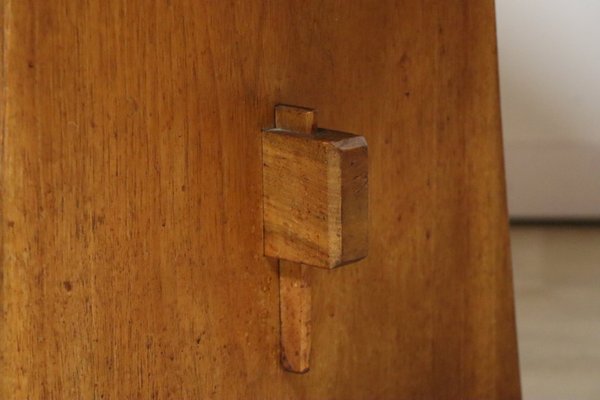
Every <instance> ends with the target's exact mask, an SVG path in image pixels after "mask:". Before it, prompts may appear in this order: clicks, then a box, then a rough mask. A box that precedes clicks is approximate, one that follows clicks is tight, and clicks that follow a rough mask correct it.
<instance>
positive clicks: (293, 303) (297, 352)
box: [279, 260, 313, 373]
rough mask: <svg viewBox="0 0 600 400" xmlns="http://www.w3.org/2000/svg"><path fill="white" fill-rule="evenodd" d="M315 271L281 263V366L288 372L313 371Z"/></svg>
mask: <svg viewBox="0 0 600 400" xmlns="http://www.w3.org/2000/svg"><path fill="white" fill-rule="evenodd" d="M312 268H313V267H311V266H308V265H302V264H298V263H295V262H292V261H285V260H281V261H279V302H280V303H279V307H280V309H281V312H280V314H281V317H280V318H281V364H282V365H283V367H284V368H285V369H286V370H287V371H291V372H297V373H306V372H308V371H309V369H310V352H311V331H312V323H311V315H312V307H311V304H312V293H311V289H310V270H311V269H312Z"/></svg>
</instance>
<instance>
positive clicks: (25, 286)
mask: <svg viewBox="0 0 600 400" xmlns="http://www.w3.org/2000/svg"><path fill="white" fill-rule="evenodd" d="M0 10H1V11H0V13H1V15H2V18H0V21H2V24H3V25H2V28H1V29H0V32H1V33H2V35H3V38H2V40H1V41H0V43H1V46H2V67H1V70H0V71H1V73H2V76H1V77H0V78H1V82H2V86H1V87H2V93H1V96H2V97H1V101H2V105H1V107H0V112H1V113H2V133H1V134H2V138H1V140H0V146H2V148H1V153H0V154H1V159H0V179H1V181H0V190H1V196H0V198H1V205H0V207H1V212H0V214H1V216H0V220H1V225H0V238H1V241H2V247H1V249H2V251H1V257H2V259H1V264H0V265H1V267H0V268H1V290H0V304H1V313H0V398H1V399H17V400H21V399H44V400H45V399H118V400H120V399H198V398H201V399H239V398H244V399H301V398H304V399H323V398H328V399H411V400H412V399H438V400H441V399H502V400H504V399H517V398H519V397H520V388H519V370H518V362H517V347H516V338H515V323H514V308H513V291H512V282H511V279H512V278H511V267H510V257H509V243H508V225H507V214H506V201H505V191H504V173H503V167H502V162H503V160H502V141H501V129H500V115H499V105H498V79H497V55H496V54H497V53H496V40H495V25H494V4H493V1H492V0H428V1H422V0H397V1H394V0H382V1H374V0H357V1H341V0H320V1H319V0H307V1H291V0H290V1H278V2H267V1H259V0H244V1H241V0H240V1H196V0H127V1H125V0H84V1H82V0H53V1H47V0H4V1H2V2H0ZM279 103H285V104H300V105H310V106H311V107H314V108H316V109H318V110H320V114H319V123H320V124H321V125H322V126H326V127H334V128H335V129H339V130H341V131H346V132H360V133H361V134H364V135H365V137H366V138H367V140H368V143H369V160H370V161H369V174H370V175H369V178H370V179H369V204H370V206H369V208H370V211H371V213H370V222H369V231H370V232H369V238H370V241H369V257H368V258H366V259H364V260H363V261H360V262H359V263H356V264H352V265H349V266H347V267H345V268H343V269H340V270H333V271H325V270H321V269H312V271H311V275H312V276H311V278H312V282H311V286H312V291H313V298H312V307H313V315H312V321H313V327H315V329H314V330H313V334H312V346H313V349H319V351H313V355H312V362H311V372H310V373H309V374H305V375H297V374H289V373H286V372H285V371H284V370H283V369H282V368H281V366H280V364H279V357H278V354H279V336H280V332H279V321H278V320H279V318H278V315H279V290H278V284H277V283H278V269H277V265H276V262H275V261H273V260H270V259H268V258H265V257H264V256H263V245H262V232H263V226H262V156H261V133H260V129H261V128H264V127H268V126H270V125H271V124H272V118H273V115H272V112H273V107H274V105H276V104H279Z"/></svg>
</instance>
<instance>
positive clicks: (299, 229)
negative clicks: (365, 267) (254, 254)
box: [262, 106, 369, 268]
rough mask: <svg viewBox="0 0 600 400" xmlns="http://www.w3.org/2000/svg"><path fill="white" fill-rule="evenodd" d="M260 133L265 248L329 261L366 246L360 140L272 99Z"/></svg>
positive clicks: (352, 256) (329, 264) (273, 253)
mask: <svg viewBox="0 0 600 400" xmlns="http://www.w3.org/2000/svg"><path fill="white" fill-rule="evenodd" d="M275 121H276V123H275V128H274V129H269V130H266V131H265V132H264V134H263V139H262V140H263V143H262V156H263V199H264V200H263V215H264V246H265V255H266V256H269V257H273V258H277V259H283V260H289V261H295V262H298V263H302V264H306V265H311V266H316V267H321V268H334V267H337V266H340V265H343V264H347V263H350V262H354V261H357V260H360V259H361V258H364V257H365V256H366V255H367V251H368V236H367V233H368V194H369V193H368V179H367V178H368V164H367V143H366V141H365V139H364V137H362V136H357V135H353V134H350V133H345V132H339V131H332V130H325V129H317V123H316V115H315V113H314V112H309V111H308V110H306V109H293V108H292V107H290V106H278V107H276V112H275Z"/></svg>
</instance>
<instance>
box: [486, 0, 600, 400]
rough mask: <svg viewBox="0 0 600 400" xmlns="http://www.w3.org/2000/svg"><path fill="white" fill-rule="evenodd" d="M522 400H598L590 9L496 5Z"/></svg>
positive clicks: (568, 4)
mask: <svg viewBox="0 0 600 400" xmlns="http://www.w3.org/2000/svg"><path fill="white" fill-rule="evenodd" d="M496 11H497V20H498V46H499V56H500V82H501V97H502V99H501V100H502V114H503V127H504V145H505V157H506V173H507V185H508V199H509V212H510V215H511V223H512V226H511V239H512V252H513V267H514V279H515V290H516V293H515V295H516V304H517V324H518V325H517V326H518V335H519V347H520V348H519V350H520V358H521V375H522V384H523V397H524V399H526V400H527V399H533V400H535V399H544V400H551V399H600V1H598V0H527V1H522V0H521V1H518V0H496Z"/></svg>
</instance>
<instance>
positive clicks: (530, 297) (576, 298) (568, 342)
mask: <svg viewBox="0 0 600 400" xmlns="http://www.w3.org/2000/svg"><path fill="white" fill-rule="evenodd" d="M511 239H512V253H513V268H514V281H515V295H516V304H517V305H516V308H517V329H518V337H519V351H520V359H521V376H522V385H523V398H524V399H525V400H538V399H539V400H554V399H557V400H558V399H560V400H588V399H590V400H591V399H594V400H598V399H600V227H581V226H580V227H564V226H537V227H536V226H522V225H521V226H519V225H517V226H513V228H512V229H511Z"/></svg>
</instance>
